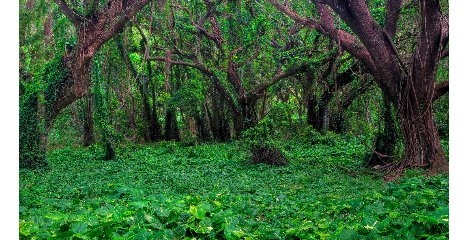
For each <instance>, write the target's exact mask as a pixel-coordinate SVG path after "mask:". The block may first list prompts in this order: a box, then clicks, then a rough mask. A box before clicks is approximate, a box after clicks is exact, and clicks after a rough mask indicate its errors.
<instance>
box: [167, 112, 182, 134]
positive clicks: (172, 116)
mask: <svg viewBox="0 0 470 240" xmlns="http://www.w3.org/2000/svg"><path fill="white" fill-rule="evenodd" d="M165 140H167V141H171V140H174V141H180V140H181V138H180V133H179V130H178V122H177V119H176V110H175V109H167V110H166V115H165Z"/></svg>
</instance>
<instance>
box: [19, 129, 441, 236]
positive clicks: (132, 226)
mask: <svg viewBox="0 0 470 240" xmlns="http://www.w3.org/2000/svg"><path fill="white" fill-rule="evenodd" d="M330 137H331V138H332V139H330V140H328V139H322V140H321V141H317V142H315V143H312V141H310V140H309V141H302V140H299V139H298V140H289V141H284V142H278V143H277V147H279V148H280V149H282V150H283V152H284V153H285V155H286V157H287V159H288V160H289V165H288V166H270V165H266V164H259V165H253V164H251V163H250V161H249V159H250V153H249V148H248V147H247V144H244V143H243V142H232V143H226V144H203V145H197V146H190V147H185V146H182V145H180V144H177V143H173V142H164V143H158V144H150V145H124V146H120V147H119V148H118V149H117V160H115V161H102V160H101V159H102V154H103V149H101V148H100V147H97V146H94V147H91V148H77V147H69V148H62V149H56V150H52V151H50V152H49V153H48V160H49V163H50V168H49V170H36V171H32V170H21V171H20V227H19V230H20V238H21V239H49V238H59V239H447V238H448V225H449V223H448V214H449V213H448V212H449V210H448V206H449V202H448V177H447V176H435V177H424V176H417V174H408V175H407V176H405V177H403V178H402V179H400V180H399V181H397V182H391V183H385V182H384V181H383V180H382V178H381V176H380V175H379V174H377V173H374V172H372V171H370V170H368V169H365V168H363V167H362V162H361V161H362V159H363V157H364V153H365V152H367V151H366V149H365V147H364V146H363V145H361V144H360V143H358V142H354V141H351V140H350V139H349V140H347V141H346V140H345V139H342V138H340V137H337V136H330Z"/></svg>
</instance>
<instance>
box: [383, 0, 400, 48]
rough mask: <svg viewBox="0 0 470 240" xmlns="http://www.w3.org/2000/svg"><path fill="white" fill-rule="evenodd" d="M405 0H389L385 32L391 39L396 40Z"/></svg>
mask: <svg viewBox="0 0 470 240" xmlns="http://www.w3.org/2000/svg"><path fill="white" fill-rule="evenodd" d="M402 3H403V0H388V1H387V5H385V10H386V11H387V12H386V15H385V32H387V34H388V36H390V38H392V39H393V38H395V34H396V31H397V23H398V18H399V17H400V12H401V5H402Z"/></svg>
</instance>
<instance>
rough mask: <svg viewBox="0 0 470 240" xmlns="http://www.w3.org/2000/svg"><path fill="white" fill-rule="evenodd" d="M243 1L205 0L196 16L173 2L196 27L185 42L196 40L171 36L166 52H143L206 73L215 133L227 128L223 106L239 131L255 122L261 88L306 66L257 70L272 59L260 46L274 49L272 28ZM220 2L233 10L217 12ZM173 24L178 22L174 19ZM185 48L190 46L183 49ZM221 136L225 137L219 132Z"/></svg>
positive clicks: (149, 57) (235, 129) (261, 93)
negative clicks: (268, 30) (222, 12)
mask: <svg viewBox="0 0 470 240" xmlns="http://www.w3.org/2000/svg"><path fill="white" fill-rule="evenodd" d="M246 4H247V6H246V8H244V7H242V4H241V3H240V2H221V1H218V2H216V1H204V6H203V9H204V10H205V11H204V14H202V16H201V17H198V18H197V19H195V16H197V14H196V13H194V12H191V10H190V9H189V8H188V7H186V6H181V5H178V4H174V6H175V8H176V9H178V10H180V11H181V12H183V13H186V15H187V17H186V19H184V20H186V22H184V23H183V24H187V23H188V22H189V24H190V26H191V27H192V28H193V29H194V30H195V31H194V30H193V33H194V34H193V36H194V37H193V39H192V41H191V40H188V41H187V42H190V43H194V42H196V43H197V44H191V45H190V46H184V45H183V44H182V42H183V39H184V38H185V36H181V35H179V36H177V37H176V36H174V37H173V38H174V39H173V40H172V41H171V42H172V43H171V44H169V45H170V46H171V49H167V50H166V51H165V56H160V57H158V56H157V57H154V56H146V57H147V59H149V60H152V61H161V62H165V64H166V65H168V66H172V65H180V66H186V67H191V68H194V69H197V70H199V71H200V72H201V73H202V74H204V75H205V76H206V78H207V79H208V80H209V81H210V84H212V85H213V86H214V88H215V90H216V91H217V93H215V92H213V93H211V96H212V97H213V101H212V103H213V104H212V106H213V108H214V111H213V114H212V119H213V120H214V121H212V122H213V124H212V125H213V128H212V129H213V130H215V132H219V131H220V132H221V134H218V133H217V134H215V135H216V136H218V135H222V133H227V132H228V131H226V129H227V127H228V124H227V123H226V119H225V118H226V117H225V116H218V114H220V113H221V112H224V111H225V110H224V109H225V108H227V109H228V110H229V112H230V116H231V119H232V122H233V126H234V132H235V135H236V136H240V135H241V132H242V131H244V130H246V129H248V128H250V127H252V126H254V125H255V124H256V123H257V122H258V118H259V117H258V114H257V112H256V105H257V102H258V100H259V99H261V98H262V97H263V96H265V94H264V93H265V91H266V90H267V89H268V88H269V87H271V86H272V85H274V84H276V83H278V82H279V81H281V80H282V79H285V78H288V77H290V76H294V75H296V74H298V73H302V72H303V71H305V69H306V64H297V65H294V66H291V67H289V68H287V69H283V66H279V64H276V63H273V64H272V65H274V67H273V66H272V65H271V66H270V67H272V68H273V69H271V70H268V71H260V69H261V68H264V67H266V66H265V64H266V62H268V61H269V62H271V61H273V59H274V57H273V56H272V54H271V53H270V52H268V51H267V48H265V50H266V51H264V52H261V49H262V46H269V49H270V51H273V52H275V51H277V49H275V48H274V47H272V46H270V40H271V39H272V36H273V35H274V34H275V32H273V33H267V30H266V29H267V28H268V27H267V26H264V24H266V21H265V19H264V15H262V14H257V13H256V11H255V10H254V9H253V8H250V4H249V3H246ZM222 7H225V8H226V9H227V10H228V11H229V12H231V14H226V15H223V14H221V13H220V12H219V11H218V10H217V9H218V8H222ZM247 9H248V10H247ZM169 18H170V19H172V20H171V21H175V22H176V20H174V17H172V16H170V17H169ZM173 24H174V25H176V28H178V22H176V23H173ZM221 26H228V28H227V27H226V28H222V27H221ZM269 28H271V26H269ZM186 29H187V28H186ZM270 30H272V29H270ZM242 33H243V36H241V34H242ZM143 38H145V37H143ZM186 38H187V36H186ZM183 48H189V49H190V50H186V51H185V50H183ZM266 65H267V64H266ZM214 98H218V100H216V99H214ZM221 103H223V104H221ZM216 138H218V137H216ZM220 139H226V137H225V136H221V137H220Z"/></svg>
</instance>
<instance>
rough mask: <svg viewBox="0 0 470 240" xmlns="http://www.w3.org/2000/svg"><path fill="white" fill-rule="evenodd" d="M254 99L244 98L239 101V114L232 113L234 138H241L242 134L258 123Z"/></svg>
mask: <svg viewBox="0 0 470 240" xmlns="http://www.w3.org/2000/svg"><path fill="white" fill-rule="evenodd" d="M256 100H257V98H256V97H245V99H241V100H240V101H239V102H240V105H241V111H240V113H232V116H234V127H235V129H234V130H235V135H236V137H241V135H242V132H243V131H245V130H247V129H249V128H251V127H253V126H255V125H256V124H257V123H258V116H257V114H256V108H255V107H256Z"/></svg>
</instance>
